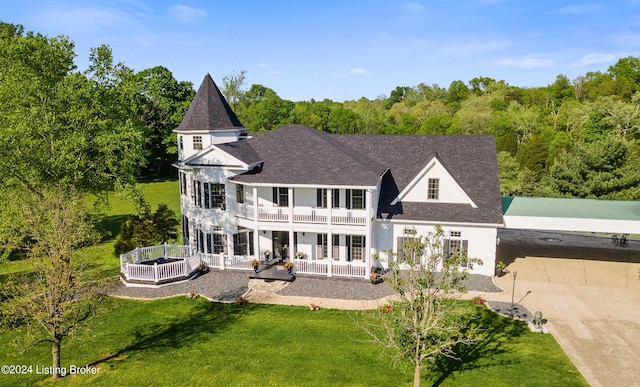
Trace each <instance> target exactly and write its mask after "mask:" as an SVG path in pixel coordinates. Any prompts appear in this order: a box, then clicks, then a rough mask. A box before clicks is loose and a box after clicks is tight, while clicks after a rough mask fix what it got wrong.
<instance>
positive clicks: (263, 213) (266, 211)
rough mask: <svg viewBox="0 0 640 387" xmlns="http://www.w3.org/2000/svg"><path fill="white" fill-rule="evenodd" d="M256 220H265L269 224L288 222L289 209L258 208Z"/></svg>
mask: <svg viewBox="0 0 640 387" xmlns="http://www.w3.org/2000/svg"><path fill="white" fill-rule="evenodd" d="M258 220H266V221H269V222H288V221H289V209H288V208H278V207H273V208H270V207H259V208H258Z"/></svg>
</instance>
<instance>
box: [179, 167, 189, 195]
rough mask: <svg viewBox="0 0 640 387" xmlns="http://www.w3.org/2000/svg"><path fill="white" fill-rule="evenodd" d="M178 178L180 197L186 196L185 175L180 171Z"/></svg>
mask: <svg viewBox="0 0 640 387" xmlns="http://www.w3.org/2000/svg"><path fill="white" fill-rule="evenodd" d="M178 177H179V178H180V195H186V194H187V174H186V173H184V172H182V171H180V173H179V174H178Z"/></svg>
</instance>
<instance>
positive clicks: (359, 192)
mask: <svg viewBox="0 0 640 387" xmlns="http://www.w3.org/2000/svg"><path fill="white" fill-rule="evenodd" d="M365 207H366V202H365V197H364V190H363V189H348V190H347V208H350V209H354V210H364V208H365Z"/></svg>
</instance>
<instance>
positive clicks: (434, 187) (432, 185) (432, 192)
mask: <svg viewBox="0 0 640 387" xmlns="http://www.w3.org/2000/svg"><path fill="white" fill-rule="evenodd" d="M428 184H429V186H428V188H427V199H429V200H438V199H439V197H440V179H429V183H428Z"/></svg>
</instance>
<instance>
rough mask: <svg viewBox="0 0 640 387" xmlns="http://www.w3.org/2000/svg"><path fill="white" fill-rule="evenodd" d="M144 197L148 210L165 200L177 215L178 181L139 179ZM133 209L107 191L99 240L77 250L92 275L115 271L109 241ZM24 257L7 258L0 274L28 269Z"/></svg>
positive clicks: (178, 200) (113, 239) (111, 240)
mask: <svg viewBox="0 0 640 387" xmlns="http://www.w3.org/2000/svg"><path fill="white" fill-rule="evenodd" d="M140 186H141V187H142V191H143V193H144V196H145V199H146V200H147V202H148V203H149V205H150V207H151V211H155V210H156V209H157V208H158V204H160V203H165V204H166V205H167V206H168V207H169V209H171V210H173V211H174V212H175V213H176V216H177V217H178V218H179V217H180V196H179V195H180V194H179V187H178V181H176V180H168V181H161V182H148V183H140ZM133 212H134V206H133V204H132V203H131V202H129V201H127V200H125V199H122V198H119V197H117V196H116V195H113V194H110V195H109V208H108V209H107V210H106V211H105V213H104V214H102V220H101V222H100V224H99V225H98V227H99V229H100V230H101V232H102V233H104V237H103V239H102V241H101V242H100V243H98V244H97V245H95V246H90V247H87V248H84V249H81V250H79V251H78V252H77V253H78V254H84V255H85V256H87V257H88V258H89V260H90V261H91V262H92V264H93V265H94V267H93V269H92V276H95V277H108V276H113V275H117V274H118V273H119V271H120V261H119V259H118V258H117V257H116V256H114V255H113V244H114V242H115V238H116V236H117V235H118V233H119V232H120V226H121V225H122V223H123V222H124V221H125V220H126V219H127V216H128V215H129V214H132V213H133ZM28 263H29V262H28V260H25V259H10V260H8V261H6V262H3V263H1V264H0V276H3V275H5V274H9V273H20V272H24V271H27V270H29V264H28Z"/></svg>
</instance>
